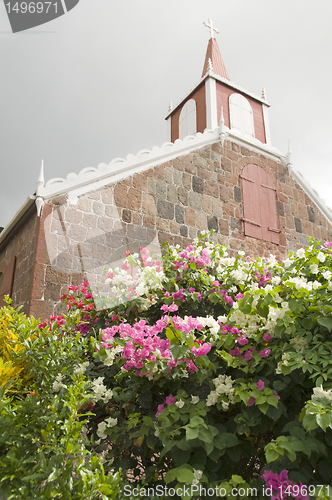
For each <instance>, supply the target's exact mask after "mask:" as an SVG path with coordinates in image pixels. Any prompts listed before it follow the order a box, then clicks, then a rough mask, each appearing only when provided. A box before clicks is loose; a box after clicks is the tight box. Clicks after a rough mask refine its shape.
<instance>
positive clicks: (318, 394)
mask: <svg viewBox="0 0 332 500" xmlns="http://www.w3.org/2000/svg"><path fill="white" fill-rule="evenodd" d="M324 398H326V399H328V400H329V401H332V389H330V390H329V391H324V389H323V386H322V385H321V386H320V387H314V389H313V395H312V396H311V399H312V400H313V401H318V400H320V399H324Z"/></svg>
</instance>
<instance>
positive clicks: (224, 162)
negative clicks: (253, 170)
mask: <svg viewBox="0 0 332 500" xmlns="http://www.w3.org/2000/svg"><path fill="white" fill-rule="evenodd" d="M220 166H221V168H222V169H223V170H225V171H226V172H232V161H231V160H230V159H229V158H225V157H222V158H221V160H220Z"/></svg>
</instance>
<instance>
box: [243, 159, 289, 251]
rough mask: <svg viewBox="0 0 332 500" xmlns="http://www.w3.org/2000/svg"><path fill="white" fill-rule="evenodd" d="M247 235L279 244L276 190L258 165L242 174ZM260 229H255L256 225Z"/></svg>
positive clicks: (245, 168)
mask: <svg viewBox="0 0 332 500" xmlns="http://www.w3.org/2000/svg"><path fill="white" fill-rule="evenodd" d="M241 177H242V182H243V215H244V225H245V234H246V235H247V236H252V237H253V238H258V239H262V240H264V241H271V242H272V243H276V244H279V233H280V231H279V228H278V215H277V202H276V189H275V187H274V184H273V181H272V179H271V177H270V176H269V175H268V174H267V173H266V172H265V170H264V169H263V168H262V167H259V166H258V165H254V164H249V165H246V166H245V167H244V169H243V172H242V175H241ZM257 223H258V224H259V227H258V226H257V227H255V224H257Z"/></svg>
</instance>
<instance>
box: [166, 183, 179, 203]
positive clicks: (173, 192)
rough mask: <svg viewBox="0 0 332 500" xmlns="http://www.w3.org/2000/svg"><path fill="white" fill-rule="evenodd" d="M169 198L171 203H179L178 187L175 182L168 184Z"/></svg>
mask: <svg viewBox="0 0 332 500" xmlns="http://www.w3.org/2000/svg"><path fill="white" fill-rule="evenodd" d="M167 200H168V201H170V202H171V203H177V201H178V193H177V187H176V186H174V185H173V184H170V185H168V186H167Z"/></svg>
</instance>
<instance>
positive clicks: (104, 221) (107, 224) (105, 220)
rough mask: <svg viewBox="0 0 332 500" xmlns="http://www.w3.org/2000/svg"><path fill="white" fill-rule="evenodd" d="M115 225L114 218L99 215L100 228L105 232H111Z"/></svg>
mask: <svg viewBox="0 0 332 500" xmlns="http://www.w3.org/2000/svg"><path fill="white" fill-rule="evenodd" d="M113 227H114V220H113V219H110V218H109V217H99V218H98V228H99V229H101V230H102V231H104V232H105V233H110V232H111V231H112V230H113Z"/></svg>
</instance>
